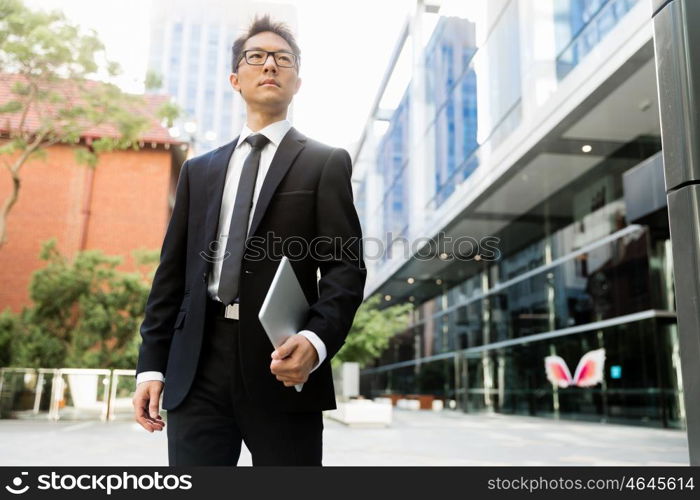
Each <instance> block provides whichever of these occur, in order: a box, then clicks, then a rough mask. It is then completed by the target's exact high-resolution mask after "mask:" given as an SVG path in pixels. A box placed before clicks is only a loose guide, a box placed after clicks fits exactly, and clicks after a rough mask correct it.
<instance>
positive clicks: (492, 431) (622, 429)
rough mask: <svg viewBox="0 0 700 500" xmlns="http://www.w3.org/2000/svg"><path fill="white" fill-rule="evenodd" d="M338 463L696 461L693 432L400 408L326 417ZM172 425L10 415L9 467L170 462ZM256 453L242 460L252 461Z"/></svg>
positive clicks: (0, 427) (5, 448)
mask: <svg viewBox="0 0 700 500" xmlns="http://www.w3.org/2000/svg"><path fill="white" fill-rule="evenodd" d="M324 426H325V431H324V456H323V463H324V465H327V466H333V465H363V466H371V465H379V466H386V465H498V466H502V465H506V466H507V465H563V466H571V465H584V466H587V465H621V466H628V465H630V466H631V465H646V466H648V465H680V466H684V465H688V445H687V440H686V435H685V432H684V431H678V430H668V429H652V428H648V427H634V426H625V425H615V424H599V423H587V422H575V421H567V420H552V419H545V418H535V417H522V416H509V415H498V414H495V415H487V414H480V415H471V414H465V413H461V412H452V411H441V412H432V411H410V410H399V409H396V410H394V414H393V423H392V425H391V427H386V428H367V427H365V428H361V427H360V428H354V427H347V426H345V425H343V424H340V423H338V422H336V421H334V420H331V419H329V418H326V419H324ZM167 456H168V455H167V439H166V434H165V431H163V432H160V433H153V434H151V433H148V432H147V431H145V430H144V429H143V428H141V427H140V426H139V425H138V424H136V423H135V422H130V421H128V420H118V421H114V422H111V423H102V422H99V421H85V422H76V421H59V422H48V421H43V420H0V465H45V466H52V465H76V466H78V465H87V466H92V465H100V466H106V465H110V466H121V465H143V466H164V465H167V463H168V460H167ZM250 464H251V457H250V453H249V452H248V450H246V449H244V450H243V452H242V453H241V458H240V461H239V465H250Z"/></svg>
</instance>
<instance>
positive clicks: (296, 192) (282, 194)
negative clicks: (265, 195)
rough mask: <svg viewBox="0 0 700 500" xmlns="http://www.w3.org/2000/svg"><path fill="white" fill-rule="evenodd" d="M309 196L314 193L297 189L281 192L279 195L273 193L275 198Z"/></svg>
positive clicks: (309, 190)
mask: <svg viewBox="0 0 700 500" xmlns="http://www.w3.org/2000/svg"><path fill="white" fill-rule="evenodd" d="M303 194H306V195H310V194H314V191H313V190H311V189H298V190H296V191H281V192H279V193H275V196H292V195H303Z"/></svg>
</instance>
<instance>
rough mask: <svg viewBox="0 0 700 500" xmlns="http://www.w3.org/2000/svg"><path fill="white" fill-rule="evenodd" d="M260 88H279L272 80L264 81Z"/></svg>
mask: <svg viewBox="0 0 700 500" xmlns="http://www.w3.org/2000/svg"><path fill="white" fill-rule="evenodd" d="M260 86H262V87H266V86H275V87H279V84H278V83H277V82H276V81H274V80H265V81H264V82H262V83H261V84H260Z"/></svg>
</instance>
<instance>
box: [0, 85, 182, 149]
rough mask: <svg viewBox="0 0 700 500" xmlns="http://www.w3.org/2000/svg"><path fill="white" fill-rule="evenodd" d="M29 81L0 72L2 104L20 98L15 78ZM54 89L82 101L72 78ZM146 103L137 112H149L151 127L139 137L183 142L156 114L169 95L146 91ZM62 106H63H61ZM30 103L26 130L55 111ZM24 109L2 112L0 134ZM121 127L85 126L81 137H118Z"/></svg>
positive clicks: (147, 140)
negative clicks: (17, 111) (173, 135)
mask: <svg viewBox="0 0 700 500" xmlns="http://www.w3.org/2000/svg"><path fill="white" fill-rule="evenodd" d="M18 81H19V82H26V80H25V79H24V77H23V76H22V75H19V74H11V73H0V105H2V104H5V103H7V102H8V101H10V100H14V99H16V98H17V96H16V94H14V93H13V92H12V90H11V89H12V85H13V84H14V83H15V82H18ZM85 84H86V86H87V87H88V88H96V87H99V86H100V85H105V84H104V83H102V82H97V81H94V80H87V81H86V82H85ZM52 89H53V90H54V91H56V92H59V93H60V94H62V95H63V96H65V97H66V98H67V99H68V100H69V101H73V102H79V100H80V98H79V95H78V89H77V88H76V86H75V84H74V83H73V82H70V81H68V80H61V81H58V82H56V83H55V84H54V85H53V86H52ZM141 97H142V98H143V99H144V101H145V103H146V105H145V107H144V108H143V109H135V110H134V112H136V113H140V114H142V115H144V116H146V117H147V118H148V119H149V120H150V127H149V128H148V130H146V132H145V133H143V134H142V135H141V136H140V137H139V141H141V142H144V143H150V142H153V143H157V144H178V145H179V144H184V142H183V141H181V140H177V139H175V138H173V137H171V136H170V133H169V132H168V129H166V128H165V127H163V126H162V125H161V124H160V120H159V119H158V117H157V114H156V112H157V110H158V108H159V107H160V106H161V105H162V104H163V103H165V102H167V101H168V100H169V99H170V96H167V95H154V94H143V95H141ZM62 107H63V106H62ZM35 108H36V107H31V108H30V110H29V112H28V114H27V117H26V119H25V128H26V129H27V130H36V129H37V128H38V127H39V124H40V118H41V116H42V115H43V116H46V115H47V114H50V113H51V112H52V109H51V105H50V104H48V103H47V104H43V105H42V107H41V109H40V110H38V109H35ZM20 120H21V113H2V114H0V134H2V133H6V132H8V131H9V130H13V129H16V128H17V127H19V123H20ZM119 135H120V134H119V130H118V129H117V128H116V127H115V126H113V125H110V124H102V125H97V126H92V127H89V128H86V129H85V130H84V131H83V132H82V134H81V137H82V138H84V139H97V138H100V137H115V138H116V137H119Z"/></svg>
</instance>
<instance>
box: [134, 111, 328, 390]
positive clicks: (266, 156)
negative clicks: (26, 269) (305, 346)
mask: <svg viewBox="0 0 700 500" xmlns="http://www.w3.org/2000/svg"><path fill="white" fill-rule="evenodd" d="M291 127H292V125H291V123H289V121H288V120H280V121H278V122H275V123H271V124H270V125H268V126H267V127H265V128H263V129H261V130H259V131H258V132H257V133H259V134H262V135H264V136H265V137H267V138H268V139H269V140H270V142H268V143H267V144H266V145H265V147H263V149H262V151H261V152H260V166H259V168H258V176H257V178H256V179H255V189H254V191H253V207H252V209H251V210H250V217H249V218H248V228H250V223H251V222H252V221H253V214H254V213H255V207H256V205H257V203H258V195H259V194H260V189H261V188H262V185H263V181H264V180H265V176H266V175H267V171H268V170H269V168H270V163H272V158H273V157H274V156H275V152H276V151H277V148H278V147H279V145H280V142H282V139H283V138H284V136H285V135H286V134H287V132H288V131H289V129H290V128H291ZM255 133H256V132H253V131H252V130H250V129H249V128H248V125H247V124H246V125H244V126H243V130H241V134H240V136H239V137H238V143H237V144H236V147H235V149H234V150H233V154H232V155H231V160H230V162H229V165H228V170H227V172H226V181H225V183H224V193H223V197H222V198H221V211H220V212H219V234H218V244H217V247H216V256H215V258H214V259H213V260H214V261H213V263H212V272H211V273H209V283H208V286H207V293H208V294H209V296H210V297H211V298H213V299H215V300H219V297H218V290H219V279H220V278H221V267H222V264H223V259H222V258H221V256H222V255H223V253H224V252H225V251H226V241H227V236H228V230H229V227H230V226H231V218H232V217H233V206H234V204H235V201H236V193H237V192H238V182H239V180H240V178H241V171H242V170H243V162H244V161H245V159H246V157H247V156H248V153H250V150H251V146H250V144H248V143H247V142H245V139H246V138H247V137H248V136H249V135H252V134H255ZM297 335H303V336H304V337H306V338H307V339H308V340H309V342H311V344H312V345H313V346H314V349H316V354H318V362H317V363H316V365H315V366H314V367H313V368H312V369H311V371H312V372H313V371H314V370H315V369H316V368H318V366H319V365H320V364H321V363H323V360H324V359H326V345H325V344H324V343H323V341H322V340H321V339H320V338H319V336H318V335H316V334H315V333H314V332H312V331H310V330H302V331H300V332H298V333H297ZM149 380H160V381H161V382H165V377H164V376H163V374H162V373H161V372H157V371H149V372H141V373H139V374H138V375H137V376H136V384H137V385H138V384H140V383H141V382H146V381H149Z"/></svg>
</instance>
